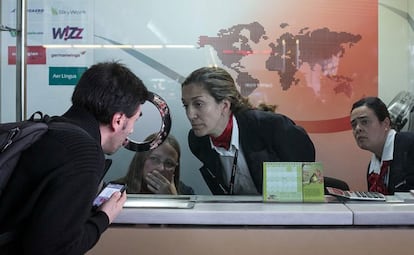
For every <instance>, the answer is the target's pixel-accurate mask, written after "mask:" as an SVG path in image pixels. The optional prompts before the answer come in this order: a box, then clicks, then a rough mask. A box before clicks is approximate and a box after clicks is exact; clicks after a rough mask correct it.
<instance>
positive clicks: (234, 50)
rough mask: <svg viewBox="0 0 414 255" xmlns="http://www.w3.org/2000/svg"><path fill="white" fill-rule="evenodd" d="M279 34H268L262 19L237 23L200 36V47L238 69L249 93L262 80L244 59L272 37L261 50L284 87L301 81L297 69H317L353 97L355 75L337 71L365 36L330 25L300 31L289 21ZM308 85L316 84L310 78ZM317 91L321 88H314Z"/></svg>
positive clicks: (244, 90) (241, 83)
mask: <svg viewBox="0 0 414 255" xmlns="http://www.w3.org/2000/svg"><path fill="white" fill-rule="evenodd" d="M279 26H280V29H281V30H282V31H283V33H280V34H279V35H278V37H277V38H269V36H268V35H267V33H266V30H265V28H264V27H263V26H262V25H261V24H260V23H259V22H252V23H250V24H238V25H234V26H232V27H230V28H226V29H221V30H219V32H218V33H217V36H214V37H212V36H200V37H199V41H198V45H199V47H200V48H203V47H206V46H210V47H212V48H213V49H214V50H215V52H216V54H217V57H218V59H219V60H220V61H221V63H222V64H223V66H224V67H227V68H230V69H231V70H233V71H235V72H236V77H235V81H236V83H237V84H238V85H239V86H240V92H241V94H242V95H243V96H249V95H250V94H251V93H252V92H253V91H254V90H255V89H256V88H257V87H258V86H259V84H260V83H261V81H260V79H258V78H257V77H254V76H253V75H251V74H250V72H249V71H247V69H246V68H245V66H243V64H242V63H241V62H242V60H243V58H246V57H247V56H249V55H251V54H257V53H258V52H257V51H255V49H254V46H255V45H257V44H259V43H260V42H263V41H266V42H267V41H269V43H268V44H267V49H265V50H261V51H260V53H261V54H266V55H268V58H267V60H266V61H265V63H264V64H265V68H266V70H267V71H269V72H272V74H274V75H275V79H278V81H279V83H278V84H280V86H281V88H282V89H283V90H289V89H290V88H291V87H292V86H295V85H297V84H299V82H300V81H301V80H300V79H301V78H299V77H303V75H302V76H300V75H298V72H305V70H308V69H309V70H311V71H318V72H319V75H323V76H324V77H326V78H327V79H330V80H331V81H332V82H333V84H335V85H334V86H333V88H332V89H333V90H334V92H335V93H336V94H338V93H343V94H345V95H346V96H348V97H350V96H351V94H352V82H353V79H352V77H347V76H345V75H340V74H338V72H337V69H338V65H339V62H340V60H341V58H343V57H344V56H345V54H346V53H347V51H349V50H350V49H351V48H352V47H353V46H354V45H355V44H357V43H358V42H359V41H360V40H362V36H361V35H359V34H356V35H355V34H352V33H348V32H343V31H340V32H337V31H331V30H330V29H329V28H326V27H323V28H316V29H310V28H309V27H303V28H301V29H300V30H299V31H298V32H297V33H293V32H291V31H289V30H288V28H289V24H288V23H281V24H280V25H279ZM307 84H308V86H314V87H315V85H312V84H310V82H307ZM314 90H315V93H317V92H318V88H317V85H316V88H314Z"/></svg>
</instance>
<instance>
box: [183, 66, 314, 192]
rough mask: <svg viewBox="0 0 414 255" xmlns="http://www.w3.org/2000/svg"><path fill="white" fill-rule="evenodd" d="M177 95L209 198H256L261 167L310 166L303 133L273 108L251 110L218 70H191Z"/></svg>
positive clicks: (308, 143)
mask: <svg viewBox="0 0 414 255" xmlns="http://www.w3.org/2000/svg"><path fill="white" fill-rule="evenodd" d="M181 90H182V102H183V105H184V108H185V111H186V114H187V118H188V120H189V121H190V124H191V126H192V129H191V130H190V132H189V135H188V143H189V147H190V149H191V152H192V153H193V154H194V155H195V156H196V157H197V158H198V159H199V160H200V161H201V162H202V163H203V164H204V165H203V167H202V168H201V169H200V171H201V174H202V176H203V178H204V180H205V181H206V183H207V185H208V187H209V188H210V191H211V192H212V193H213V194H214V195H220V194H223V195H225V194H229V195H232V194H235V195H254V194H262V186H263V162H266V161H270V162H271V161H296V162H302V161H308V162H309V161H315V148H314V146H313V143H312V141H311V139H310V138H309V136H308V135H307V133H306V131H305V130H304V129H303V128H302V127H300V126H297V125H295V123H294V122H293V121H292V120H291V119H290V118H288V117H286V116H284V115H282V114H277V113H274V112H272V110H273V108H271V110H269V109H267V108H266V109H267V110H258V109H255V108H254V107H252V105H251V104H250V103H249V101H248V99H247V98H244V97H243V96H242V95H241V94H240V92H239V91H238V90H237V87H236V84H235V82H234V80H233V78H232V77H231V75H230V74H229V73H228V72H227V71H225V70H224V69H222V68H218V67H203V68H200V69H198V70H195V71H194V72H192V73H191V74H190V75H189V76H188V77H187V78H186V80H185V81H184V82H183V84H182V87H181ZM262 108H263V107H262Z"/></svg>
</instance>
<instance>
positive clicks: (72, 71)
mask: <svg viewBox="0 0 414 255" xmlns="http://www.w3.org/2000/svg"><path fill="white" fill-rule="evenodd" d="M86 69H87V67H49V85H52V86H53V85H76V84H77V83H78V81H79V79H80V77H81V75H82V74H83V73H84V72H85V71H86Z"/></svg>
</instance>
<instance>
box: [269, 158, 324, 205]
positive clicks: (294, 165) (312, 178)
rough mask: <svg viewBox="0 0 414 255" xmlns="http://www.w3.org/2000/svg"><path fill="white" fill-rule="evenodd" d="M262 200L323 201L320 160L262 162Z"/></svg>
mask: <svg viewBox="0 0 414 255" xmlns="http://www.w3.org/2000/svg"><path fill="white" fill-rule="evenodd" d="M263 201H266V202H324V201H325V197H324V184H323V166H322V163H320V162H264V163H263Z"/></svg>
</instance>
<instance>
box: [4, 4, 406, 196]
mask: <svg viewBox="0 0 414 255" xmlns="http://www.w3.org/2000/svg"><path fill="white" fill-rule="evenodd" d="M15 2H16V1H14V0H6V1H1V10H2V11H1V24H2V25H6V26H10V27H13V26H14V25H15V23H16V6H15V4H16V3H15ZM412 8H413V7H412V6H411V5H410V1H408V0H399V1H398V0H395V1H391V0H389V1H387V0H381V1H377V0H349V1H342V0H311V1H306V3H305V2H304V1H301V0H291V1H284V0H259V1H258V0H246V1H240V0H227V1H221V0H210V1H202V0H200V1H193V0H174V1H163V0H155V1H151V2H149V1H144V0H120V1H113V0H100V1H97V0H71V1H64V0H60V1H52V0H31V1H27V10H26V14H27V84H26V86H27V87H26V89H27V95H28V96H27V102H26V105H27V109H26V111H27V113H28V114H30V113H32V112H34V111H37V110H41V111H43V112H45V113H48V114H50V115H60V114H62V113H63V112H64V111H65V110H66V109H67V108H68V107H69V106H70V96H71V93H72V91H73V88H74V86H75V84H76V82H77V80H78V79H79V77H80V75H81V74H82V72H83V71H84V70H85V69H86V68H87V67H88V66H90V65H92V64H94V63H97V62H100V61H106V60H117V61H120V62H122V63H124V64H126V65H127V66H128V67H130V68H131V70H132V71H133V72H134V73H135V74H137V76H139V77H140V78H141V79H142V80H143V81H144V83H145V84H146V86H147V87H148V88H149V89H150V90H151V91H153V92H155V93H157V94H159V95H160V96H161V97H162V98H164V99H165V100H166V101H167V103H168V105H169V107H170V109H171V117H172V129H171V134H173V135H174V136H175V137H176V138H177V139H178V141H179V143H180V146H181V159H180V167H181V179H182V180H183V181H184V183H186V184H187V185H190V186H191V187H193V189H194V190H195V192H196V193H197V194H210V192H209V190H208V188H207V186H206V185H205V183H204V181H203V179H202V177H201V175H200V173H199V171H198V169H199V168H200V167H201V163H200V162H199V161H198V160H197V159H196V158H195V157H194V156H193V155H192V153H191V152H190V150H189V148H188V145H187V133H188V131H189V129H190V128H191V126H190V125H189V122H188V120H187V118H186V116H185V112H184V109H183V107H182V103H181V82H182V81H183V79H184V78H185V77H186V76H187V75H188V74H189V73H190V72H191V71H193V70H195V69H196V68H199V67H202V66H220V67H223V68H225V69H226V70H227V71H229V72H230V73H231V74H232V75H233V77H234V79H235V81H236V83H237V84H238V86H239V88H240V91H241V93H242V94H243V95H244V96H246V97H249V100H250V101H251V102H252V103H253V104H254V105H258V104H259V103H261V102H266V103H268V104H276V105H277V108H276V112H279V113H282V114H285V115H287V116H289V117H290V118H292V119H293V120H294V121H295V122H297V124H299V125H302V126H303V127H304V128H305V129H306V130H307V132H308V133H309V135H310V136H311V138H312V140H313V142H314V144H315V147H316V151H317V161H321V162H322V163H323V165H324V174H325V175H328V176H333V177H336V178H339V179H343V180H345V181H346V182H347V183H348V184H349V185H350V186H351V188H353V189H361V190H363V189H365V185H366V184H365V171H366V170H365V169H366V166H367V164H368V161H369V154H368V153H366V152H364V151H361V150H360V149H359V148H358V147H357V146H356V144H355V142H354V140H353V137H352V134H351V130H350V125H349V111H350V106H351V104H352V103H353V102H354V101H356V100H357V99H359V98H360V97H362V96H365V95H379V96H380V97H382V98H383V99H384V101H385V102H390V101H391V100H392V98H393V97H394V96H395V95H397V94H398V92H399V91H401V90H410V91H413V90H414V86H413V77H412V74H410V72H409V70H410V69H411V67H412V60H411V59H412V57H411V55H412V53H411V52H412V34H413V27H412V18H411V17H412V16H410V13H411V14H412ZM0 36H1V37H0V38H1V42H0V46H1V56H2V58H1V70H0V74H1V91H0V92H1V98H0V100H1V101H0V102H1V116H0V117H1V120H2V121H4V120H10V119H12V118H13V116H14V115H10V113H9V112H13V111H14V109H13V107H15V102H14V98H15V91H13V86H14V84H15V83H16V81H15V75H12V74H13V73H14V72H15V71H16V69H15V60H14V58H13V56H14V55H13V54H14V53H13V52H15V45H16V42H15V41H16V38H15V37H14V35H13V33H9V32H4V31H2V32H1V35H0ZM16 100H20V99H19V98H17V99H16ZM159 120H160V118H159V114H158V113H157V111H156V109H155V108H153V107H152V106H151V105H144V117H143V118H142V120H140V121H138V122H137V126H136V128H135V130H136V131H137V134H135V136H136V137H137V138H135V139H144V138H145V137H146V136H148V135H149V134H150V133H152V132H155V131H157V130H158V129H159ZM133 154H134V153H133V152H131V151H127V150H125V149H121V151H119V152H118V153H116V154H115V155H113V156H111V158H112V159H113V160H114V163H113V166H112V167H111V170H110V171H109V172H108V174H107V176H106V177H105V180H113V179H117V178H119V177H121V176H123V175H124V174H125V173H126V171H127V168H128V165H129V163H130V161H131V159H132V157H133Z"/></svg>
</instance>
